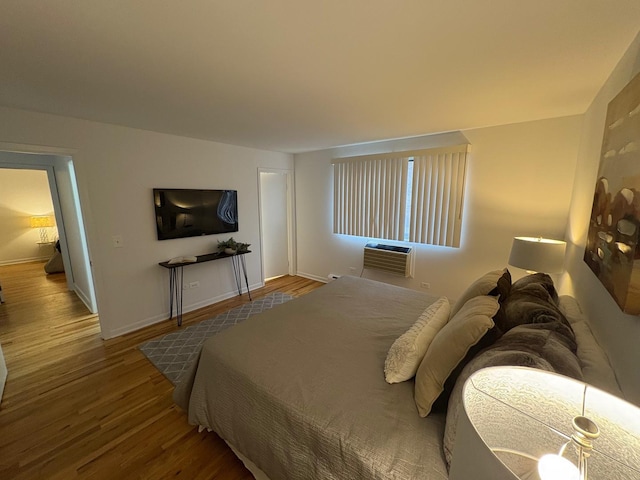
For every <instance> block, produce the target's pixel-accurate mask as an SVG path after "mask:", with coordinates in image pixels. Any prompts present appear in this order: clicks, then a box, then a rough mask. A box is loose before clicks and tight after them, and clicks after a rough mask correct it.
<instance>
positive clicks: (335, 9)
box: [0, 0, 640, 153]
mask: <svg viewBox="0 0 640 480" xmlns="http://www.w3.org/2000/svg"><path fill="white" fill-rule="evenodd" d="M1 10H2V13H1V14H0V105H4V106H9V107H17V108H23V109H27V110H35V111H40V112H48V113H54V114H59V115H65V116H71V117H77V118H84V119H90V120H96V121H101V122H107V123H113V124H118V125H125V126H129V127H135V128H141V129H146V130H153V131H158V132H166V133H172V134H176V135H182V136H188V137H194V138H201V139H208V140H215V141H219V142H224V143H230V144H234V145H244V146H249V147H256V148H262V149H267V150H275V151H282V152H293V153H295V152H302V151H309V150H316V149H322V148H327V147H331V146H338V145H347V144H354V143H361V142H368V141H375V140H382V139H389V138H401V137H408V136H415V135H422V134H429V133H437V132H444V131H451V130H460V129H468V128H475V127H484V126H492V125H502V124H508V123H516V122H522V121H528V120H535V119H542V118H551V117H558V116H565V115H573V114H581V113H584V111H585V110H586V109H587V108H588V106H589V104H590V103H591V101H592V100H593V98H594V97H595V95H596V93H597V91H598V90H599V88H600V87H601V86H602V85H603V83H604V82H605V80H606V79H607V77H608V76H609V74H610V73H611V71H612V70H613V68H614V67H615V65H616V63H617V62H618V61H619V60H620V58H621V57H622V55H623V54H624V52H625V50H626V49H627V48H628V46H629V45H630V43H631V42H632V41H633V39H634V38H635V36H636V35H637V33H638V30H639V28H640V1H638V0H606V1H603V0H560V1H558V0H535V1H518V0H516V1H514V0H407V1H404V0H395V1H393V0H316V1H309V0H263V1H258V0H226V1H217V0H182V1H171V0H164V1H162V0H135V1H132V0H75V1H73V0H47V1H42V0H2V7H1Z"/></svg>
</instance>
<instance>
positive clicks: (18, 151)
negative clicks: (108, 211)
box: [0, 142, 102, 331]
mask: <svg viewBox="0 0 640 480" xmlns="http://www.w3.org/2000/svg"><path fill="white" fill-rule="evenodd" d="M0 152H2V153H3V157H4V158H3V159H0V168H13V169H23V170H44V171H46V172H47V179H48V182H49V189H50V192H51V200H52V203H53V210H54V215H55V218H56V225H57V227H58V237H59V240H60V246H61V255H62V260H63V265H64V267H65V277H66V280H67V287H68V288H69V290H71V291H73V292H75V293H76V295H78V297H79V298H80V299H81V300H82V302H83V303H84V304H85V305H86V306H87V308H88V309H89V311H90V312H91V313H98V302H97V290H96V283H95V276H94V272H93V265H92V262H91V252H90V250H89V244H88V240H87V232H86V223H85V218H84V213H83V211H82V205H81V204H80V203H81V202H80V197H79V196H80V192H79V191H78V190H77V189H78V186H77V179H76V177H75V168H74V167H73V153H75V150H69V149H60V148H55V147H51V148H48V147H42V146H30V145H22V144H15V143H5V142H0ZM56 159H57V160H60V159H68V160H69V161H70V162H71V166H70V174H71V175H72V177H73V180H72V184H74V183H75V186H73V185H72V187H71V188H72V191H71V192H70V193H71V197H72V198H74V201H75V210H76V215H77V216H78V222H79V229H80V237H81V238H80V242H81V243H82V246H83V249H84V250H83V256H84V257H85V261H86V263H87V275H88V277H89V278H88V282H89V285H88V288H89V290H90V291H89V292H86V294H87V295H88V297H87V295H81V294H80V292H79V290H78V289H77V288H76V284H75V280H74V272H73V268H72V262H71V258H70V255H69V248H68V242H67V235H66V231H65V224H64V218H63V215H62V206H61V202H60V196H59V191H58V184H57V180H56ZM100 330H101V331H102V322H100Z"/></svg>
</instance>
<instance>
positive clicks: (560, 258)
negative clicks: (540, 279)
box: [509, 237, 567, 273]
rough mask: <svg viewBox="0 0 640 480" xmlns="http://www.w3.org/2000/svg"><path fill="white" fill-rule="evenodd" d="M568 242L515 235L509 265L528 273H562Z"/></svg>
mask: <svg viewBox="0 0 640 480" xmlns="http://www.w3.org/2000/svg"><path fill="white" fill-rule="evenodd" d="M566 246H567V244H566V242H563V241H561V240H551V239H549V238H542V237H537V238H536V237H514V239H513V245H512V246H511V254H510V255H509V265H512V266H514V267H518V268H522V269H523V270H526V271H527V273H536V272H542V273H561V272H562V268H563V265H564V251H565V248H566Z"/></svg>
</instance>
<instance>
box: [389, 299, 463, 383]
mask: <svg viewBox="0 0 640 480" xmlns="http://www.w3.org/2000/svg"><path fill="white" fill-rule="evenodd" d="M450 312H451V306H450V305H449V300H448V299H447V297H440V298H439V299H438V300H436V301H435V302H433V303H432V304H431V305H429V306H428V307H427V308H426V309H425V311H424V312H422V315H420V318H418V320H417V321H416V323H414V324H413V326H412V327H411V328H410V329H409V330H407V331H406V332H405V333H403V334H402V335H401V336H399V337H398V338H397V339H396V341H395V342H393V345H391V348H390V349H389V352H388V353H387V358H386V360H385V362H384V378H385V380H386V381H387V382H388V383H398V382H404V381H405V380H409V379H410V378H411V377H413V376H414V375H415V374H416V371H417V370H418V366H419V365H420V362H421V361H422V357H424V354H425V353H427V349H428V348H429V345H431V342H432V341H433V339H434V338H435V336H436V334H437V333H438V332H439V331H440V329H441V328H442V327H444V325H445V324H446V323H447V322H448V321H449V313H450Z"/></svg>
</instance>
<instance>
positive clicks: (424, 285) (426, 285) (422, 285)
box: [420, 282, 431, 290]
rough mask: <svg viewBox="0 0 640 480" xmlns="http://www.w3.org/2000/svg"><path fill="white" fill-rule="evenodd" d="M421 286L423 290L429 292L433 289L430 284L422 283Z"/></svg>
mask: <svg viewBox="0 0 640 480" xmlns="http://www.w3.org/2000/svg"><path fill="white" fill-rule="evenodd" d="M420 286H421V287H422V288H426V289H427V290H428V289H430V288H431V284H430V283H429V282H422V283H421V284H420Z"/></svg>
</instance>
